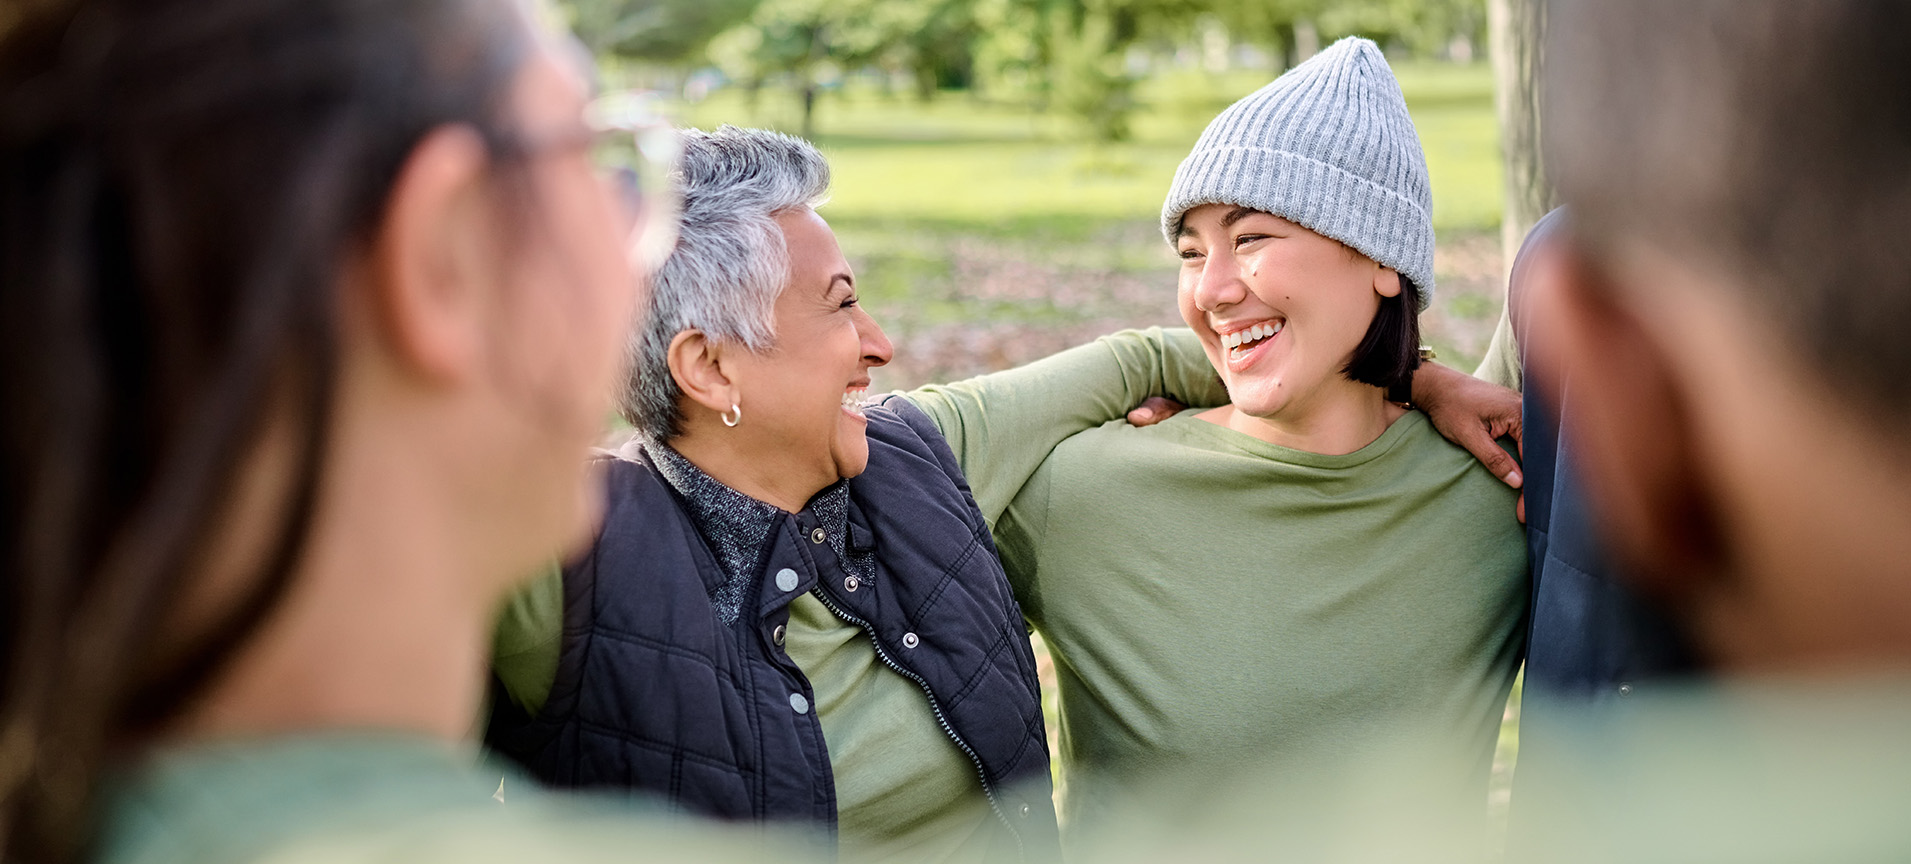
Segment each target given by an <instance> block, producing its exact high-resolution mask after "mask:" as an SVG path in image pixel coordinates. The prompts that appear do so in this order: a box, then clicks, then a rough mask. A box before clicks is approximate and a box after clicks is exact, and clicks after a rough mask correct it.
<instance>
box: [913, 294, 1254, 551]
mask: <svg viewBox="0 0 1911 864" xmlns="http://www.w3.org/2000/svg"><path fill="white" fill-rule="evenodd" d="M903 395H904V396H905V397H907V398H908V399H909V401H910V402H912V403H914V404H915V405H916V407H918V408H921V409H922V410H923V412H924V413H926V414H928V415H929V417H930V419H931V420H933V421H935V424H936V428H938V429H940V430H941V431H942V435H943V437H944V438H947V439H948V441H949V449H951V450H953V451H955V456H956V461H957V462H958V463H959V464H960V465H961V466H962V472H963V473H964V474H965V475H967V476H968V478H969V487H970V488H971V489H972V490H974V492H975V500H976V503H977V504H979V505H980V506H981V507H982V515H983V516H984V517H985V518H987V519H988V520H989V524H991V525H994V524H995V522H996V520H997V519H998V518H1000V517H1001V515H1002V511H1003V509H1004V508H1006V507H1008V504H1009V500H1010V499H1012V498H1014V497H1015V494H1016V492H1017V491H1019V490H1020V489H1021V488H1022V484H1023V483H1025V482H1027V480H1028V478H1029V475H1030V474H1033V473H1034V472H1035V469H1036V468H1037V467H1038V466H1040V465H1041V464H1042V460H1044V459H1046V458H1048V454H1049V451H1051V450H1054V449H1055V445H1057V444H1060V443H1061V442H1062V440H1063V439H1065V438H1067V437H1069V436H1070V435H1073V434H1075V433H1077V432H1081V431H1083V430H1086V429H1092V428H1094V427H1096V426H1100V425H1101V424H1103V423H1106V422H1108V421H1110V420H1115V419H1119V418H1120V417H1122V416H1123V415H1125V414H1127V413H1128V411H1129V410H1130V409H1133V408H1134V407H1135V406H1136V405H1139V404H1141V401H1142V400H1143V399H1146V398H1148V397H1150V396H1166V397H1168V398H1170V399H1174V400H1176V401H1179V402H1181V403H1183V404H1186V405H1190V406H1194V407H1209V406H1214V405H1221V404H1225V403H1226V402H1227V401H1228V396H1227V389H1226V388H1225V387H1223V386H1222V385H1221V379H1220V378H1219V377H1218V376H1217V375H1215V372H1214V367H1213V366H1211V365H1209V363H1208V357H1207V353H1206V352H1204V351H1203V350H1202V349H1201V343H1200V340H1198V339H1197V338H1196V337H1195V335H1194V333H1193V332H1192V331H1189V330H1188V329H1186V328H1181V327H1176V328H1173V329H1163V328H1160V327H1153V328H1150V329H1147V330H1123V331H1122V332H1120V333H1115V334H1112V335H1109V336H1103V337H1102V338H1100V339H1097V340H1095V341H1093V342H1090V343H1088V344H1087V345H1082V346H1079V347H1076V348H1070V349H1068V350H1067V351H1063V352H1061V353H1060V354H1056V355H1054V356H1051V357H1046V358H1043V359H1041V360H1037V361H1035V362H1033V363H1030V364H1028V365H1026V366H1021V367H1017V368H1015V369H1010V370H1008V371H1006V372H996V373H993V374H990V375H983V376H980V377H977V378H970V379H969V380H967V381H958V382H956V383H954V384H932V385H929V386H927V387H923V388H921V389H919V390H913V391H910V392H908V393H905V394H903Z"/></svg>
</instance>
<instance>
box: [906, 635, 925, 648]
mask: <svg viewBox="0 0 1911 864" xmlns="http://www.w3.org/2000/svg"><path fill="white" fill-rule="evenodd" d="M921 644H922V640H921V639H920V638H918V637H917V636H916V634H914V633H904V634H902V647H904V648H914V647H916V646H917V645H921Z"/></svg>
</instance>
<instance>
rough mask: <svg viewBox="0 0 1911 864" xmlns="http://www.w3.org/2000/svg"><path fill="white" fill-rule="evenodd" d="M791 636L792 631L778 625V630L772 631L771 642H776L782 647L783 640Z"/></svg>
mask: <svg viewBox="0 0 1911 864" xmlns="http://www.w3.org/2000/svg"><path fill="white" fill-rule="evenodd" d="M789 635H790V629H789V628H788V627H785V626H783V625H781V624H778V625H776V629H774V630H771V631H770V641H771V642H775V643H776V644H778V645H782V644H783V639H784V638H785V637H787V636H789Z"/></svg>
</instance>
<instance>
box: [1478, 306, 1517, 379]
mask: <svg viewBox="0 0 1911 864" xmlns="http://www.w3.org/2000/svg"><path fill="white" fill-rule="evenodd" d="M1473 377H1475V378H1478V379H1480V380H1481V381H1486V382H1489V383H1493V384H1498V385H1500V386H1501V387H1505V388H1507V389H1509V390H1518V389H1520V385H1521V384H1522V383H1524V382H1523V381H1522V380H1521V375H1520V352H1519V342H1518V341H1517V339H1516V338H1515V337H1514V335H1513V319H1512V317H1511V316H1509V315H1508V314H1507V310H1506V309H1505V308H1502V309H1500V324H1499V327H1497V328H1495V329H1494V330H1493V341H1491V342H1488V343H1487V345H1486V356H1485V357H1482V358H1480V368H1478V369H1476V370H1474V371H1473Z"/></svg>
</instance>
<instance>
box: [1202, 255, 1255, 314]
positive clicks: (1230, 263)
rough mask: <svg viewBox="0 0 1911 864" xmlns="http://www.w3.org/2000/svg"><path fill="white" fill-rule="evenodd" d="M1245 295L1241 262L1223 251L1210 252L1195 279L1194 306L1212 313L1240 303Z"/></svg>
mask: <svg viewBox="0 0 1911 864" xmlns="http://www.w3.org/2000/svg"><path fill="white" fill-rule="evenodd" d="M1246 295H1247V283H1245V282H1243V281H1242V280H1241V262H1240V261H1239V260H1238V259H1236V258H1235V257H1234V256H1233V255H1232V254H1230V253H1229V252H1227V251H1225V250H1221V251H1217V252H1212V253H1210V254H1209V255H1208V257H1207V260H1205V261H1203V262H1201V272H1200V274H1199V275H1197V276H1196V277H1195V283H1194V306H1195V308H1196V309H1199V310H1201V311H1203V312H1213V311H1215V310H1218V309H1220V308H1222V307H1224V306H1230V305H1233V304H1235V303H1239V302H1241V300H1242V298H1243V297H1245V296H1246Z"/></svg>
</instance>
